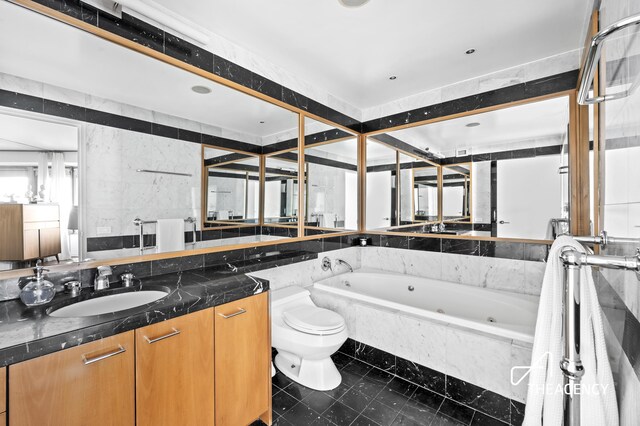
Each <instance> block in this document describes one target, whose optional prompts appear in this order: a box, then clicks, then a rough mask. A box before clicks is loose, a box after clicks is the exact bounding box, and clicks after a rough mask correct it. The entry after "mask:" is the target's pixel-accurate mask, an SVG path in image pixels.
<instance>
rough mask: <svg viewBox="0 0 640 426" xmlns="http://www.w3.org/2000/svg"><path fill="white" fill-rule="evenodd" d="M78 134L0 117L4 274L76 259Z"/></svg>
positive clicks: (51, 123) (23, 117)
mask: <svg viewBox="0 0 640 426" xmlns="http://www.w3.org/2000/svg"><path fill="white" fill-rule="evenodd" d="M78 175H79V173H78V128H77V127H76V126H74V125H70V124H68V123H63V122H62V121H61V120H47V121H45V120H42V119H40V118H39V117H37V114H29V113H21V114H16V113H15V112H6V113H5V112H0V216H3V217H4V218H5V220H7V223H6V224H5V226H3V227H2V230H1V231H0V270H6V269H14V268H23V267H27V266H31V265H33V264H34V262H35V261H36V259H42V260H43V262H44V263H45V264H46V263H59V262H66V261H72V260H74V261H75V260H77V259H78V255H79V252H78V249H79V247H78V243H79V241H78V236H79V234H78V205H79V202H78V201H79V199H78V198H79V193H80V192H79V188H78V183H79V179H78Z"/></svg>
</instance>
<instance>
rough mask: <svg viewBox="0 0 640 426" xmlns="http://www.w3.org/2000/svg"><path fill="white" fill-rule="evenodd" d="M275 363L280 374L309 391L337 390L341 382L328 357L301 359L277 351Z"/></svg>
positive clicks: (340, 377) (338, 373)
mask: <svg viewBox="0 0 640 426" xmlns="http://www.w3.org/2000/svg"><path fill="white" fill-rule="evenodd" d="M275 363H276V367H278V370H280V371H282V374H284V375H285V376H287V377H288V378H290V379H291V380H293V381H294V382H297V383H300V384H301V385H303V386H306V387H308V388H310V389H314V390H319V391H327V390H331V389H335V388H337V387H338V385H340V383H341V382H342V376H341V375H340V372H339V371H338V369H337V368H336V365H335V364H334V363H333V360H332V359H331V358H330V357H327V358H323V359H302V358H300V357H299V356H296V355H294V354H292V353H289V352H284V351H280V350H278V354H277V355H276V359H275Z"/></svg>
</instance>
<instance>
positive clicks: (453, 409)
mask: <svg viewBox="0 0 640 426" xmlns="http://www.w3.org/2000/svg"><path fill="white" fill-rule="evenodd" d="M474 412H475V411H474V410H473V409H472V408H469V407H466V406H464V405H462V404H459V403H457V402H455V401H452V400H450V399H449V398H445V399H444V401H442V405H440V409H439V410H438V414H444V415H445V416H447V417H450V418H452V419H454V420H457V421H459V422H462V423H464V424H467V425H468V424H469V423H470V422H471V419H472V418H473V414H474Z"/></svg>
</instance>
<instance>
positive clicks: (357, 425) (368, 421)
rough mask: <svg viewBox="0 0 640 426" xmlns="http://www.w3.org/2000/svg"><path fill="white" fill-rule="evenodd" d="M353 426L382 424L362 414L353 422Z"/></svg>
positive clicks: (377, 425) (376, 425)
mask: <svg viewBox="0 0 640 426" xmlns="http://www.w3.org/2000/svg"><path fill="white" fill-rule="evenodd" d="M351 426H380V424H379V423H376V422H374V421H373V420H371V419H370V418H368V417H365V416H363V415H362V414H361V415H359V416H358V417H357V418H356V419H355V420H354V421H353V423H351Z"/></svg>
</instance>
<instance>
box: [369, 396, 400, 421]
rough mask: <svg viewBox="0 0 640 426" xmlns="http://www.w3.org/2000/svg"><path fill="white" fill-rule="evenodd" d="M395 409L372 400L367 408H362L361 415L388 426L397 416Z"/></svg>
mask: <svg viewBox="0 0 640 426" xmlns="http://www.w3.org/2000/svg"><path fill="white" fill-rule="evenodd" d="M398 412H399V411H397V410H395V409H393V408H391V407H387V406H386V405H384V404H383V403H381V402H380V401H377V400H373V401H372V402H371V404H369V406H368V407H367V408H365V409H364V411H363V412H362V415H364V416H366V417H368V418H370V419H371V420H373V421H374V422H376V423H378V424H379V425H381V426H389V425H390V424H391V423H393V421H394V420H395V418H396V417H397V416H398Z"/></svg>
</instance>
